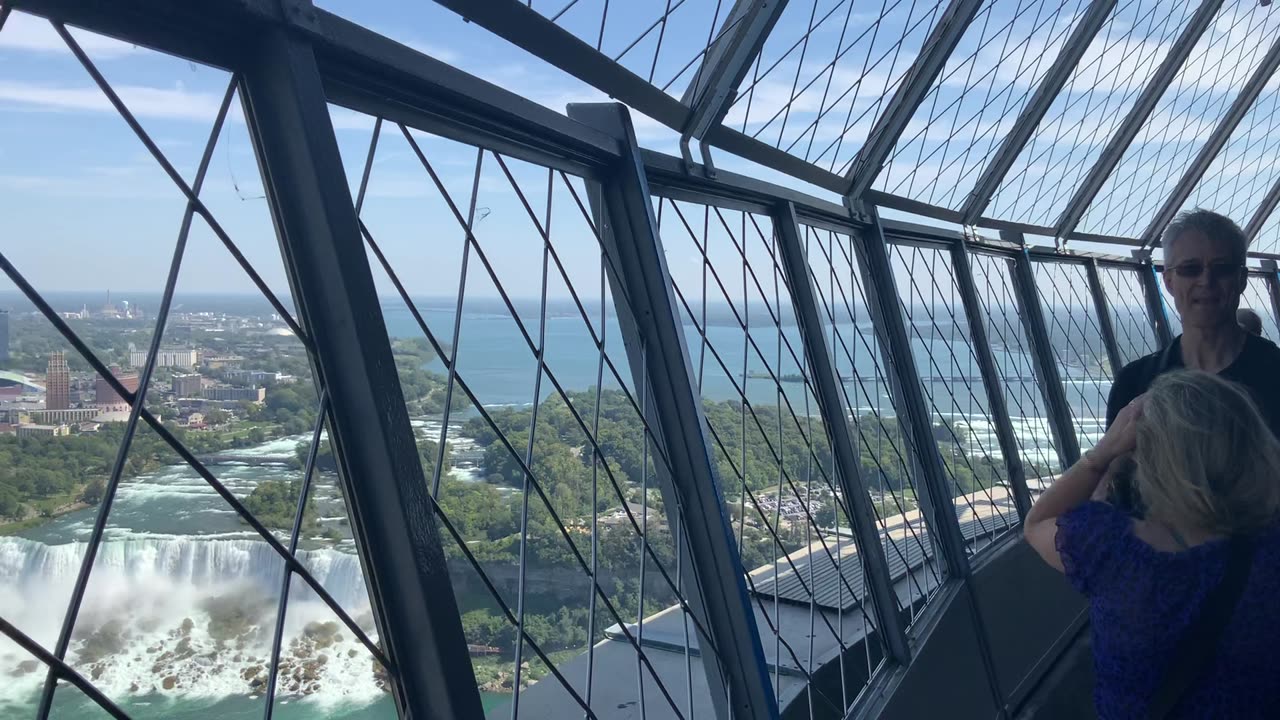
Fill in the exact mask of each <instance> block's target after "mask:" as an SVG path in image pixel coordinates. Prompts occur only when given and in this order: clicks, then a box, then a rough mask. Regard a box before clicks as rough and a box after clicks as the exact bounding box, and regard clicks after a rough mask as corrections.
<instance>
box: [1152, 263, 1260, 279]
mask: <svg viewBox="0 0 1280 720" xmlns="http://www.w3.org/2000/svg"><path fill="white" fill-rule="evenodd" d="M1205 268H1208V270H1209V278H1210V279H1211V280H1225V279H1227V278H1231V277H1235V276H1237V275H1239V274H1240V272H1241V271H1243V270H1244V266H1243V265H1241V264H1240V263H1233V262H1214V263H1209V264H1208V265H1205V264H1204V263H1200V262H1188V263H1182V264H1181V265H1174V266H1173V267H1172V268H1170V270H1173V272H1174V274H1175V275H1177V276H1178V277H1180V278H1198V277H1200V276H1201V275H1203V274H1204V271H1205Z"/></svg>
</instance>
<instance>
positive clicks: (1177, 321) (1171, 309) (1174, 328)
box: [1155, 265, 1182, 337]
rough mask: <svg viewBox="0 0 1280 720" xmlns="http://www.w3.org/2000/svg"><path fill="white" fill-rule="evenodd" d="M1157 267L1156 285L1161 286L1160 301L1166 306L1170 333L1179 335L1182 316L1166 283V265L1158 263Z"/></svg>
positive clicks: (1165, 314)
mask: <svg viewBox="0 0 1280 720" xmlns="http://www.w3.org/2000/svg"><path fill="white" fill-rule="evenodd" d="M1155 269H1156V276H1157V277H1156V285H1157V286H1159V288H1160V303H1161V305H1162V306H1163V307H1164V317H1165V319H1166V320H1168V322H1169V333H1170V334H1171V335H1173V337H1177V336H1179V335H1181V334H1182V316H1181V315H1179V314H1178V306H1177V305H1176V304H1175V303H1174V301H1173V295H1171V294H1170V293H1169V288H1168V287H1166V286H1165V284H1164V267H1163V266H1160V265H1157V266H1156V268H1155Z"/></svg>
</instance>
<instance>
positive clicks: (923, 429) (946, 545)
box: [850, 203, 1008, 720]
mask: <svg viewBox="0 0 1280 720" xmlns="http://www.w3.org/2000/svg"><path fill="white" fill-rule="evenodd" d="M850 214H851V215H852V216H853V217H855V218H858V217H863V218H866V220H867V221H868V222H869V227H868V228H866V229H865V230H864V231H863V232H859V233H855V234H854V236H853V237H854V243H853V245H854V251H855V255H857V260H858V268H859V270H860V272H861V275H862V282H863V287H864V288H866V291H867V305H868V310H869V311H870V313H871V317H872V324H873V325H874V326H875V330H876V336H877V339H878V341H879V342H880V348H881V352H882V353H884V354H885V360H886V362H887V363H888V364H889V366H890V373H889V381H890V385H891V387H892V388H893V396H894V397H895V398H896V399H897V401H898V402H899V403H901V405H902V406H901V407H899V408H898V412H899V417H901V415H902V414H903V413H905V415H906V423H905V425H906V427H905V428H903V429H904V431H905V432H907V433H909V434H910V437H911V442H910V443H909V445H908V447H909V448H910V454H911V461H912V463H913V464H914V465H915V468H916V469H917V470H918V471H919V472H920V475H921V482H920V483H919V484H918V485H917V487H918V488H919V490H918V492H919V493H920V497H919V500H920V509H921V512H922V515H923V516H924V518H925V524H926V526H927V527H928V528H929V537H930V540H931V541H932V543H933V545H934V547H935V552H936V553H937V554H938V555H939V556H941V558H942V561H943V563H944V566H945V567H946V569H947V580H946V581H945V582H944V583H943V586H944V587H947V586H951V587H955V588H957V591H958V592H964V593H966V594H967V596H968V597H967V602H966V604H967V605H968V607H969V617H970V620H971V621H972V622H973V628H974V634H975V636H976V638H977V645H978V653H979V655H980V656H981V658H982V663H983V674H984V676H985V677H986V679H987V689H988V691H989V692H990V693H991V698H992V701H993V702H994V703H995V705H996V707H997V708H1000V710H999V712H998V714H997V718H1000V719H1001V720H1003V719H1004V718H1007V717H1008V713H1007V711H1006V710H1005V698H1006V695H1005V693H1004V691H1003V690H1002V689H1001V687H1000V680H999V678H998V676H997V673H996V668H995V661H994V659H993V656H992V652H991V643H990V634H989V633H988V632H987V629H986V622H985V620H984V618H983V616H982V611H981V609H980V608H979V606H978V602H977V596H976V593H975V591H974V588H973V566H972V565H971V563H970V562H969V554H968V551H967V548H968V545H967V543H965V540H964V535H963V534H962V533H961V531H960V520H959V518H958V517H957V516H956V507H955V499H954V498H953V497H952V496H951V494H950V492H948V490H947V477H946V468H945V466H944V464H943V460H942V454H941V452H940V451H939V449H938V443H937V441H936V440H935V439H934V437H933V425H932V420H933V415H932V413H931V412H930V411H929V403H928V400H927V398H926V395H925V391H924V385H923V383H922V381H921V379H920V377H921V376H920V371H919V369H918V368H917V367H916V362H915V354H914V353H913V352H912V350H911V336H910V334H909V333H908V331H907V325H906V319H905V317H904V316H903V312H902V301H901V300H900V297H901V296H900V295H899V294H898V289H897V280H896V277H895V275H894V272H893V264H892V262H891V261H890V259H889V241H888V239H887V238H886V236H885V232H884V225H882V224H881V223H880V216H879V212H878V211H877V210H876V208H875V207H865V206H864V207H862V208H859V207H858V206H857V205H856V204H853V203H851V206H850Z"/></svg>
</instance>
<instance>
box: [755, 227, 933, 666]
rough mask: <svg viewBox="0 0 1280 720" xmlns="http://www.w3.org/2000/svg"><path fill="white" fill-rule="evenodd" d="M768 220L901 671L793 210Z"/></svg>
mask: <svg viewBox="0 0 1280 720" xmlns="http://www.w3.org/2000/svg"><path fill="white" fill-rule="evenodd" d="M772 220H773V227H774V231H775V232H776V233H777V238H778V253H779V254H780V255H781V256H782V268H783V271H784V273H785V277H786V281H787V288H788V290H789V291H790V294H791V305H792V307H793V308H794V309H795V315H796V320H797V322H798V323H799V326H800V339H801V341H802V342H803V343H804V350H805V356H806V357H807V359H808V362H809V365H810V367H811V368H812V370H813V382H814V385H815V391H816V392H815V393H814V395H815V398H816V399H817V401H818V411H819V413H820V414H821V415H822V422H823V424H824V425H825V426H826V428H827V432H828V434H829V435H830V437H831V454H832V455H833V457H834V459H835V465H836V477H837V481H838V482H839V483H840V486H841V491H842V492H843V493H844V498H845V505H846V507H845V512H846V514H847V515H848V516H849V520H850V522H851V523H852V524H853V532H854V534H855V536H856V537H857V540H858V552H859V553H860V554H861V556H862V557H863V558H865V560H864V562H863V568H864V569H865V570H866V572H867V576H868V580H869V584H870V586H871V598H872V610H873V612H874V613H875V618H876V629H877V631H878V632H879V633H880V635H881V636H882V637H883V638H884V640H885V647H886V648H887V654H888V655H889V657H890V658H891V659H892V660H893V661H894V662H896V663H898V664H901V665H906V664H907V663H909V662H910V661H911V649H910V648H909V647H908V644H907V634H906V630H905V629H904V627H903V625H902V619H901V618H900V617H899V615H898V610H897V608H898V602H897V594H896V592H895V590H894V588H893V582H892V581H891V580H890V578H889V571H888V562H887V560H886V559H885V552H884V547H883V545H881V540H880V535H879V532H878V526H877V524H876V516H875V510H874V509H873V508H872V506H871V497H870V496H869V495H868V494H867V486H866V483H865V482H864V481H863V479H862V472H861V470H860V463H859V460H858V454H857V451H856V448H857V447H858V445H857V443H856V442H855V441H854V439H853V433H852V432H851V431H850V429H849V418H848V413H847V412H846V411H845V405H844V403H843V402H842V401H841V399H840V380H839V374H838V373H837V372H836V366H835V362H834V360H833V356H832V354H831V348H830V347H828V345H827V338H826V331H825V329H824V325H823V322H822V318H821V313H820V311H819V309H818V299H817V293H816V292H815V291H814V287H813V278H812V273H811V272H810V269H809V259H808V254H807V253H806V252H805V245H804V241H803V239H802V237H801V232H800V221H799V219H798V218H797V217H796V208H795V205H793V204H792V203H790V202H782V203H779V204H778V205H777V206H776V207H775V208H774V210H773V213H772Z"/></svg>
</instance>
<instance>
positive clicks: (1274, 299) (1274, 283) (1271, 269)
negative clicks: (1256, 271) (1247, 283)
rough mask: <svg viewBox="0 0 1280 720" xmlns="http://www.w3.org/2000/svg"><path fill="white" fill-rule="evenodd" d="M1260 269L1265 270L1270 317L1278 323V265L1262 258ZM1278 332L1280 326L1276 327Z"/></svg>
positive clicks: (1279, 269) (1279, 315)
mask: <svg viewBox="0 0 1280 720" xmlns="http://www.w3.org/2000/svg"><path fill="white" fill-rule="evenodd" d="M1262 269H1263V270H1265V271H1266V273H1267V276H1266V281H1267V294H1268V295H1269V296H1270V298H1271V317H1273V318H1275V319H1276V322H1278V323H1280V265H1277V263H1276V261H1275V260H1263V261H1262ZM1276 330H1277V331H1278V332H1280V326H1278V327H1276Z"/></svg>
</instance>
